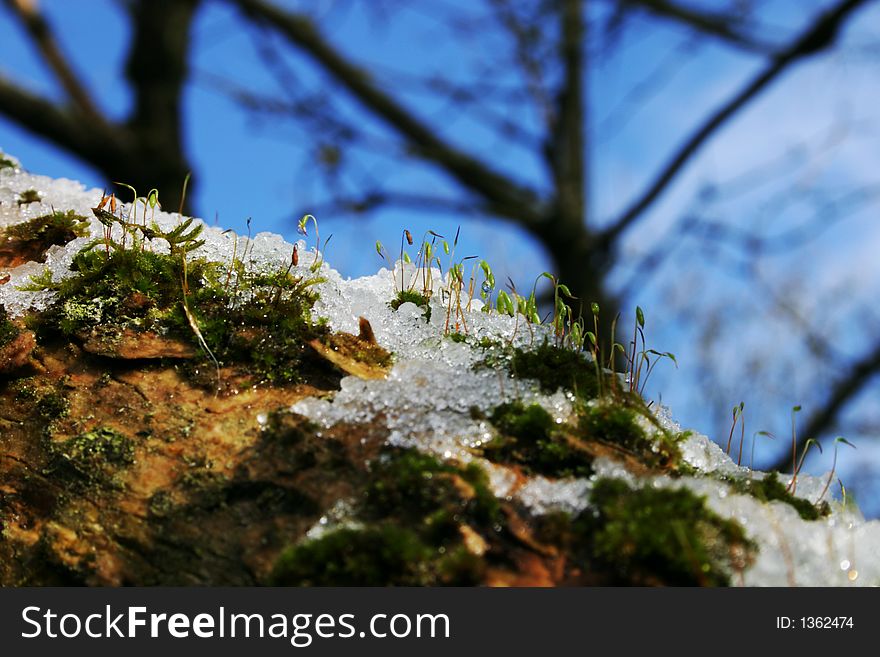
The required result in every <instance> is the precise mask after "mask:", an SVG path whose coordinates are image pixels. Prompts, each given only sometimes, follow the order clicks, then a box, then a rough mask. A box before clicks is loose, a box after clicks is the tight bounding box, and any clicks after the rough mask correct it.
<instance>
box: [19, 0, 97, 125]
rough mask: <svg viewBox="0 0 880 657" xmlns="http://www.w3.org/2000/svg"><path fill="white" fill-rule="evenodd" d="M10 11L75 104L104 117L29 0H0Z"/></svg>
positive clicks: (84, 111)
mask: <svg viewBox="0 0 880 657" xmlns="http://www.w3.org/2000/svg"><path fill="white" fill-rule="evenodd" d="M4 2H5V4H6V6H7V7H9V9H10V11H11V12H12V13H13V14H15V16H16V17H18V19H19V20H20V21H21V24H22V25H23V26H24V28H25V31H26V32H27V34H28V35H29V36H30V38H31V40H32V41H33V42H34V43H35V44H36V46H37V49H38V50H39V51H40V54H41V55H42V57H43V60H44V61H45V62H46V64H47V65H48V66H49V68H50V69H51V71H52V73H53V74H54V75H55V78H56V79H57V80H58V83H59V84H60V85H61V87H62V88H63V89H64V91H65V92H66V93H67V96H68V97H69V98H70V100H72V101H73V103H74V104H75V105H76V106H77V108H78V109H79V110H80V111H81V112H82V113H83V114H85V115H87V116H88V117H89V118H90V119H91V120H93V121H101V122H104V121H105V118H104V116H103V115H102V114H101V112H100V111H99V110H98V108H97V107H96V106H95V104H94V103H93V102H92V96H91V94H90V93H89V91H88V90H87V89H86V87H85V85H84V84H83V83H82V82H81V81H80V79H79V78H78V76H77V75H76V73H75V72H74V71H73V68H72V66H71V65H70V63H69V62H68V59H67V58H66V57H65V56H64V55H63V54H62V53H61V49H60V48H59V46H58V43H57V41H56V40H55V36H54V35H53V34H52V28H51V27H50V26H49V23H48V22H47V21H46V19H45V17H44V16H43V15H42V14H41V13H40V11H39V9H38V8H37V4H36V2H34V1H33V0H31V1H27V0H4Z"/></svg>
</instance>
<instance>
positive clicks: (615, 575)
mask: <svg viewBox="0 0 880 657" xmlns="http://www.w3.org/2000/svg"><path fill="white" fill-rule="evenodd" d="M590 502H591V505H590V507H589V508H588V509H586V510H585V511H583V512H582V513H580V514H579V515H578V516H576V517H574V518H567V517H564V516H555V517H553V518H550V519H546V520H545V521H544V527H543V532H544V534H545V535H551V536H553V537H554V538H555V539H556V540H558V541H560V542H562V543H567V544H568V545H567V547H568V548H569V549H570V550H571V551H572V553H573V555H574V558H575V559H576V560H577V561H578V562H579V565H580V567H581V568H583V569H584V571H585V572H591V573H593V574H594V576H595V577H596V578H597V579H598V580H599V581H600V582H601V583H606V584H617V585H620V584H629V585H668V586H696V585H700V586H724V585H728V584H730V578H731V576H732V575H733V574H734V573H736V572H739V571H741V570H743V569H744V568H746V567H747V566H748V565H749V564H750V563H751V560H752V558H753V556H754V551H755V550H756V546H755V544H754V543H753V542H752V541H751V540H749V539H748V538H747V536H746V534H745V531H744V530H743V528H742V527H741V526H740V525H739V524H738V523H736V522H734V521H732V520H725V519H723V518H721V517H720V516H718V515H717V514H716V513H714V512H713V511H711V510H710V509H708V508H707V507H706V505H705V498H704V497H701V496H699V495H696V494H694V493H693V492H691V491H689V490H687V489H684V488H682V489H668V488H661V489H655V488H653V487H651V486H646V487H644V488H633V487H631V486H630V485H629V484H628V483H626V482H624V481H622V480H619V479H607V478H606V479H600V480H598V481H596V482H595V484H594V485H593V489H592V493H591V496H590Z"/></svg>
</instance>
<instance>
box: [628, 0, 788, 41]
mask: <svg viewBox="0 0 880 657" xmlns="http://www.w3.org/2000/svg"><path fill="white" fill-rule="evenodd" d="M622 3H623V5H624V6H638V7H640V8H642V9H644V10H645V11H647V12H650V13H652V14H654V15H655V16H658V17H660V18H664V19H667V20H671V21H674V22H676V23H681V24H683V25H685V26H687V27H689V28H691V29H693V30H696V31H697V32H701V33H703V34H707V35H709V36H712V37H716V38H718V39H721V40H722V41H726V42H727V43H730V44H732V45H734V46H736V47H738V48H742V49H744V50H748V51H750V52H758V53H762V54H770V53H772V52H773V47H772V46H771V45H770V44H767V43H762V42H761V41H758V40H756V39H754V38H752V37H751V36H749V35H747V34H745V33H743V32H740V31H739V30H737V29H736V28H735V27H734V26H735V25H736V23H737V22H738V20H737V18H736V17H735V16H730V15H726V14H721V13H715V12H704V11H700V10H697V9H694V8H693V7H687V6H685V5H681V4H678V3H675V2H670V1H669V0H622Z"/></svg>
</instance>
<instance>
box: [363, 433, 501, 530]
mask: <svg viewBox="0 0 880 657" xmlns="http://www.w3.org/2000/svg"><path fill="white" fill-rule="evenodd" d="M362 513H363V515H364V516H365V517H366V518H370V519H374V520H375V519H381V518H387V517H389V516H394V515H396V516H401V517H403V518H404V519H406V520H407V521H409V522H416V523H423V524H424V526H425V528H426V529H428V530H430V532H431V533H432V534H434V536H435V537H437V538H439V537H441V535H444V534H445V532H446V530H449V531H452V530H453V529H454V527H453V525H454V524H455V523H457V522H458V521H469V520H472V521H473V522H475V523H477V524H480V525H492V524H494V523H495V522H497V520H498V517H499V513H500V511H499V507H498V500H497V499H496V498H495V496H494V495H493V494H492V491H491V490H490V489H489V482H488V479H487V477H486V473H485V472H484V471H483V470H482V468H480V467H479V466H478V465H476V464H470V465H468V466H466V467H464V468H462V467H458V466H455V465H451V464H447V463H441V462H440V461H438V460H437V459H435V458H434V457H432V456H428V455H426V454H423V453H421V452H418V451H416V450H410V449H407V450H398V449H391V450H386V451H385V452H384V453H383V454H382V456H381V458H380V459H379V460H378V461H377V462H376V463H375V464H374V465H373V467H372V472H371V482H370V484H369V486H368V487H367V490H366V494H365V499H364V504H363V510H362Z"/></svg>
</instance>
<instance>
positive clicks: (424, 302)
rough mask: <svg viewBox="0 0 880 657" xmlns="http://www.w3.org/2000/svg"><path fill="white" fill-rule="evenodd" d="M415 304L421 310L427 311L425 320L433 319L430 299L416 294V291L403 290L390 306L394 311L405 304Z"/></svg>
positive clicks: (419, 293)
mask: <svg viewBox="0 0 880 657" xmlns="http://www.w3.org/2000/svg"><path fill="white" fill-rule="evenodd" d="M407 302H408V303H414V304H416V305H417V306H419V307H420V308H424V310H425V319H426V320H429V321H430V319H431V304H430V303H429V302H428V297H427V296H426V295H425V294H423V293H421V292H416V291H415V290H402V291H400V292H398V293H397V294H396V295H395V297H394V299H392V300H391V302H390V303H389V304H388V305H389V306H391V308H392V309H394V310H397V309H398V308H400V306H401V305H403V304H404V303H407Z"/></svg>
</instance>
